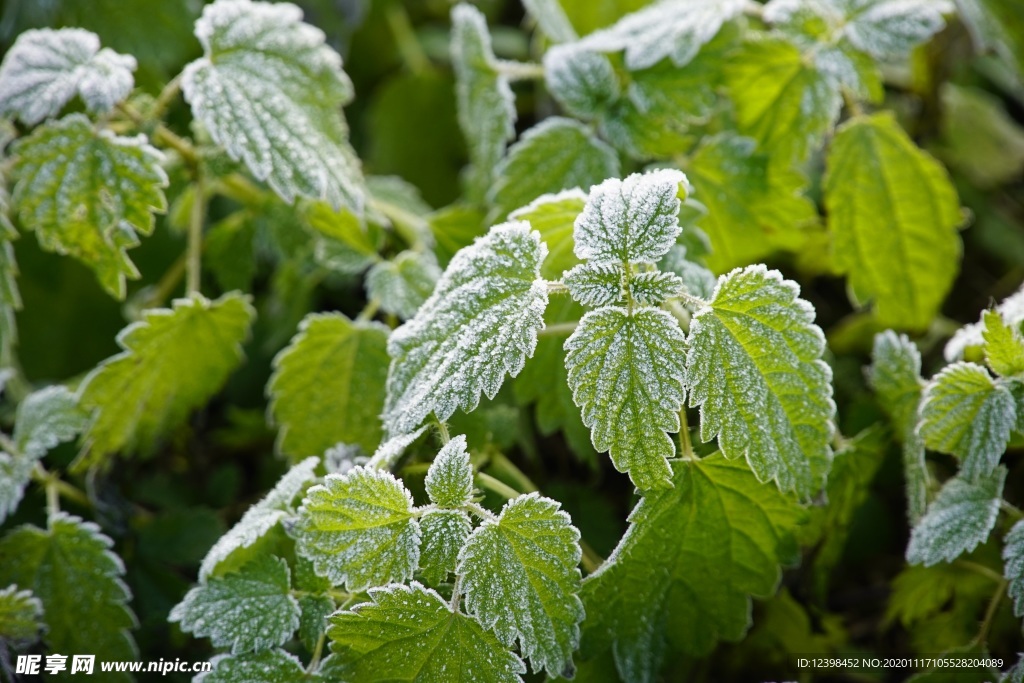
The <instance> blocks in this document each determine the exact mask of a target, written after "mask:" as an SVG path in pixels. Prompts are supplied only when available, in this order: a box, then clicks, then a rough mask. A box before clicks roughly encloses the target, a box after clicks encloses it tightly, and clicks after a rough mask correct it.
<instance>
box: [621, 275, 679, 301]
mask: <svg viewBox="0 0 1024 683" xmlns="http://www.w3.org/2000/svg"><path fill="white" fill-rule="evenodd" d="M682 288H683V281H682V279H681V278H679V276H677V275H673V274H672V273H662V272H659V271H656V270H648V271H644V272H642V273H637V274H636V275H634V276H632V277H631V278H630V279H629V282H628V283H626V291H627V292H628V293H629V296H630V297H631V298H632V299H633V301H635V302H637V303H638V304H640V305H641V306H657V305H659V304H661V303H662V302H663V301H665V299H671V298H672V297H674V296H677V295H678V294H679V291H680V290H681V289H682Z"/></svg>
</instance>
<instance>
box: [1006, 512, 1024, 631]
mask: <svg viewBox="0 0 1024 683" xmlns="http://www.w3.org/2000/svg"><path fill="white" fill-rule="evenodd" d="M1003 543H1004V545H1003V561H1004V562H1005V564H1004V565H1003V576H1004V577H1005V578H1006V580H1007V581H1009V582H1010V584H1009V586H1008V587H1007V589H1006V592H1007V594H1008V595H1009V596H1010V599H1011V600H1013V613H1014V614H1015V615H1017V616H1018V617H1024V520H1021V521H1019V522H1017V523H1016V524H1014V525H1013V528H1012V529H1010V533H1008V534H1006V538H1005V539H1004V541H1003Z"/></svg>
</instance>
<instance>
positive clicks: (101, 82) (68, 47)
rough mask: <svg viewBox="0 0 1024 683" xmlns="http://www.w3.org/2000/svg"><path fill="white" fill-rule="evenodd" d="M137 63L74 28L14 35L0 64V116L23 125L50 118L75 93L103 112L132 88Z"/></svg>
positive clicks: (32, 31)
mask: <svg viewBox="0 0 1024 683" xmlns="http://www.w3.org/2000/svg"><path fill="white" fill-rule="evenodd" d="M137 66H138V64H137V63H136V61H135V58H134V57H132V56H130V55H121V54H118V53H116V52H114V51H113V50H111V49H109V48H103V49H100V39H99V37H98V36H97V35H96V34H95V33H92V32H90V31H86V30H84V29H80V28H63V29H59V30H52V29H33V30H29V31H25V32H24V33H22V34H21V35H19V36H18V39H17V40H16V41H14V45H13V46H11V49H10V51H9V52H8V53H7V55H6V56H5V57H4V61H3V64H0V116H9V115H14V116H16V117H17V118H19V119H21V121H22V122H24V123H26V124H28V125H30V126H31V125H34V124H36V123H39V122H40V121H42V120H43V119H45V118H49V117H51V116H55V115H56V114H57V113H58V112H60V110H61V108H62V107H63V106H64V105H65V104H67V103H68V102H70V101H71V99H72V98H74V96H75V95H76V94H77V95H79V96H81V98H82V102H84V103H85V107H86V109H88V110H89V111H90V112H97V113H102V112H107V111H110V110H111V109H113V107H114V105H115V104H117V103H118V102H120V101H121V100H123V99H124V98H126V97H127V96H128V94H129V93H130V92H131V91H132V87H134V85H135V78H134V77H133V76H132V72H133V71H135V68H136V67H137Z"/></svg>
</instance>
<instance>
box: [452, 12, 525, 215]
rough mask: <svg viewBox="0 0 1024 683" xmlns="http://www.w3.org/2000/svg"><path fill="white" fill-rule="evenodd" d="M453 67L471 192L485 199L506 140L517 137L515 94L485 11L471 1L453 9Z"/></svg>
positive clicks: (472, 197) (471, 195) (471, 196)
mask: <svg viewBox="0 0 1024 683" xmlns="http://www.w3.org/2000/svg"><path fill="white" fill-rule="evenodd" d="M451 57H452V66H453V68H454V69H455V82H456V83H455V84H456V88H455V97H456V103H457V104H458V113H459V126H460V127H461V128H462V134H463V135H465V136H466V142H467V146H468V147H469V160H470V164H471V168H470V177H469V190H468V194H469V196H470V198H471V199H475V200H477V201H479V200H482V199H483V198H484V197H485V196H486V194H487V190H488V188H490V187H491V186H492V185H493V183H494V178H495V169H496V168H497V166H498V164H499V162H500V161H501V159H502V157H503V156H504V155H505V143H507V142H508V141H509V140H511V139H512V137H513V136H514V135H515V122H516V108H515V96H514V95H513V94H512V88H511V87H510V86H509V84H508V78H506V77H505V76H504V75H502V74H501V73H500V72H499V70H498V65H497V59H496V58H495V57H494V51H493V50H492V49H491V34H490V33H489V32H488V31H487V21H486V19H485V18H484V15H483V14H482V13H481V12H480V10H478V9H477V8H475V7H473V6H472V5H467V4H465V3H461V4H458V5H456V6H455V7H453V8H452V39H451Z"/></svg>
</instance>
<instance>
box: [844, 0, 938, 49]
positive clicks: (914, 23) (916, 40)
mask: <svg viewBox="0 0 1024 683" xmlns="http://www.w3.org/2000/svg"><path fill="white" fill-rule="evenodd" d="M837 4H838V6H839V7H840V8H841V9H842V11H843V15H844V16H843V18H842V20H841V22H840V23H841V24H842V25H843V33H844V35H845V37H847V38H848V39H849V40H850V42H851V43H853V45H854V46H855V47H857V49H859V50H862V51H864V52H866V53H868V54H869V55H871V56H872V57H874V58H875V59H879V60H892V59H897V58H903V57H906V56H907V55H908V54H909V53H910V51H911V49H913V48H914V47H915V46H916V45H918V44H920V43H923V42H925V41H926V40H928V39H929V38H931V37H932V35H934V34H936V33H938V32H939V31H940V30H941V29H942V27H943V26H945V24H946V22H945V20H943V18H942V13H943V11H944V10H948V9H951V8H950V7H949V6H948V5H947V4H946V3H942V2H934V0H909V1H908V0H866V1H865V0H840V2H838V3H837Z"/></svg>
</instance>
